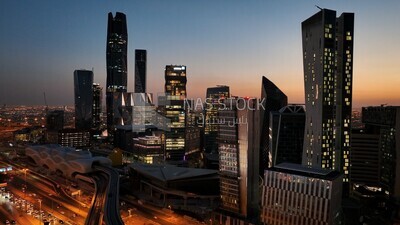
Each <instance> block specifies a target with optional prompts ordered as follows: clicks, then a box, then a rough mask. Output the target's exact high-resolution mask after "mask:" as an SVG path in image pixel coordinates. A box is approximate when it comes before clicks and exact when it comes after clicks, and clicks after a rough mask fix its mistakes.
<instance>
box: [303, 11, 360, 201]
mask: <svg viewBox="0 0 400 225" xmlns="http://www.w3.org/2000/svg"><path fill="white" fill-rule="evenodd" d="M353 30H354V13H343V14H342V15H341V16H340V17H338V18H336V11H333V10H329V9H321V10H320V11H319V12H318V13H316V14H315V15H313V16H311V17H310V18H308V19H307V20H305V21H304V22H303V23H302V37H303V67H304V90H305V103H306V110H307V112H306V128H305V133H304V151H303V164H304V165H307V166H311V167H319V168H329V169H335V170H339V171H343V173H344V177H343V182H344V185H345V186H346V185H348V182H349V179H348V178H349V165H350V164H349V159H350V135H351V102H352V82H353V40H354V33H353ZM346 189H347V188H346V187H344V189H343V193H344V194H346V193H347V192H348V190H346Z"/></svg>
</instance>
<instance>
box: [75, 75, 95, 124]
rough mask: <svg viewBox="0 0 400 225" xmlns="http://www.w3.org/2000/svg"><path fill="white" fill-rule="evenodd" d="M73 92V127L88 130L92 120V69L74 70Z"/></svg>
mask: <svg viewBox="0 0 400 225" xmlns="http://www.w3.org/2000/svg"><path fill="white" fill-rule="evenodd" d="M74 92H75V129H78V130H90V129H91V128H92V122H93V121H92V109H93V71H90V70H75V72H74Z"/></svg>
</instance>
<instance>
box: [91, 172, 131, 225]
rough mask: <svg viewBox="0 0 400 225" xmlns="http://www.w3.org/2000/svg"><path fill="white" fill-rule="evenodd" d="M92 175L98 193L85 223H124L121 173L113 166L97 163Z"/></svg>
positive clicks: (112, 224) (114, 224)
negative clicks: (122, 216) (120, 201)
mask: <svg viewBox="0 0 400 225" xmlns="http://www.w3.org/2000/svg"><path fill="white" fill-rule="evenodd" d="M94 169H95V170H96V172H94V173H93V175H92V180H93V183H94V184H95V188H96V193H95V195H94V196H93V199H92V206H91V208H90V210H89V213H88V217H87V218H86V221H85V225H101V224H106V225H123V224H124V222H123V221H122V219H121V215H120V213H119V202H118V201H119V200H118V197H119V173H118V172H117V171H116V170H114V169H113V168H111V167H107V166H100V165H95V166H94Z"/></svg>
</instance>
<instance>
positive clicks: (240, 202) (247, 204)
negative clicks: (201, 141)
mask: <svg viewBox="0 0 400 225" xmlns="http://www.w3.org/2000/svg"><path fill="white" fill-rule="evenodd" d="M243 100H245V99H243V98H238V99H236V98H230V99H227V100H226V101H225V104H226V108H225V109H223V110H219V111H218V118H219V120H220V121H219V123H220V124H219V126H220V128H219V132H218V142H219V143H218V149H219V162H220V166H219V171H220V192H221V193H220V194H221V209H222V210H223V211H227V212H230V213H233V215H234V216H233V218H230V220H231V221H232V220H234V221H235V220H236V219H237V218H244V220H245V221H246V220H252V219H256V218H258V213H259V182H258V181H259V173H258V170H259V167H258V165H257V164H258V158H259V157H258V154H259V151H258V147H259V143H260V142H259V141H260V140H259V138H260V135H259V132H260V128H259V124H260V121H259V119H260V118H259V116H260V112H259V110H257V109H256V107H255V106H256V104H257V100H256V99H248V100H246V102H245V101H243ZM228 214H229V213H228ZM221 215H222V216H220V217H222V218H219V219H218V220H224V219H223V217H224V215H226V213H221ZM256 220H257V219H256ZM239 221H240V220H239ZM239 221H238V222H235V223H231V224H242V223H239ZM251 222H253V223H254V224H257V221H251ZM220 224H221V223H220ZM222 224H227V223H226V222H223V223H222Z"/></svg>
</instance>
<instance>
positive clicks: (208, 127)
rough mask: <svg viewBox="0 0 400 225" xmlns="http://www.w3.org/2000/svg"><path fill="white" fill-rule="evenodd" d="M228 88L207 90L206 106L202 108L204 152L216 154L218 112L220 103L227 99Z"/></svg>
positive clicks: (221, 87)
mask: <svg viewBox="0 0 400 225" xmlns="http://www.w3.org/2000/svg"><path fill="white" fill-rule="evenodd" d="M229 97H230V96H229V87H228V86H223V85H221V86H217V87H210V88H207V93H206V104H205V108H204V111H205V112H204V118H205V121H204V149H205V152H207V153H210V152H218V143H217V136H218V121H217V120H218V110H219V108H221V107H222V105H221V104H222V103H221V102H222V101H223V100H224V99H226V98H229Z"/></svg>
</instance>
